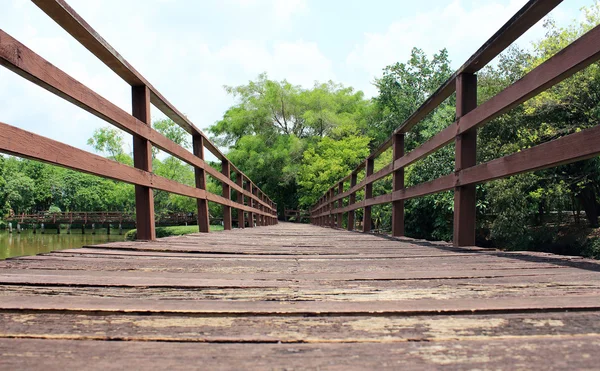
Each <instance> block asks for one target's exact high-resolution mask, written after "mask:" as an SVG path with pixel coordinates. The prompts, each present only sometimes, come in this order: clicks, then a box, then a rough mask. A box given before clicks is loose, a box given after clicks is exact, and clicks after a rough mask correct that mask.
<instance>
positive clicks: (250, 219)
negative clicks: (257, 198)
mask: <svg viewBox="0 0 600 371" xmlns="http://www.w3.org/2000/svg"><path fill="white" fill-rule="evenodd" d="M248 192H250V194H254V186H253V185H252V182H251V181H250V179H248ZM248 206H250V207H254V199H253V198H252V197H248ZM248 227H250V228H254V212H252V211H250V212H249V213H248Z"/></svg>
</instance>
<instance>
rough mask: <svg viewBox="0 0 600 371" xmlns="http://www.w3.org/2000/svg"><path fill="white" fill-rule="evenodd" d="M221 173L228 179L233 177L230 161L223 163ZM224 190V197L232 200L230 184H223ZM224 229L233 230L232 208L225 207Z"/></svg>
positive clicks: (223, 161)
mask: <svg viewBox="0 0 600 371" xmlns="http://www.w3.org/2000/svg"><path fill="white" fill-rule="evenodd" d="M221 172H222V173H223V175H225V177H227V179H230V177H231V167H230V164H229V160H222V161H221ZM222 188H223V197H225V198H226V199H228V200H231V187H230V186H229V184H228V183H223V184H222ZM223 228H224V229H225V230H226V231H228V230H231V206H229V205H223Z"/></svg>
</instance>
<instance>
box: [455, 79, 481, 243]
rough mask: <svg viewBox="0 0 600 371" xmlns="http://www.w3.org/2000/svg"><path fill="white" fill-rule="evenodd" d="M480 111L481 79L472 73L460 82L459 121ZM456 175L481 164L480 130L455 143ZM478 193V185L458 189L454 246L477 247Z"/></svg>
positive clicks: (459, 125)
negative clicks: (477, 109)
mask: <svg viewBox="0 0 600 371" xmlns="http://www.w3.org/2000/svg"><path fill="white" fill-rule="evenodd" d="M476 107H477V76H476V75H474V74H471V73H463V74H460V75H458V77H457V79H456V118H457V120H458V127H459V128H460V127H461V125H462V121H461V118H462V117H463V116H465V115H466V114H468V113H469V112H471V111H472V110H474V109H475V108H476ZM455 144H456V145H455V165H454V170H455V173H459V172H460V171H462V170H464V169H468V168H470V167H472V166H475V165H476V164H477V129H471V130H467V131H464V132H462V134H459V135H457V136H456V140H455ZM476 204H477V193H476V192H475V185H474V184H461V185H459V186H457V187H455V188H454V233H453V237H454V245H455V246H475V229H476V224H475V219H476V214H477V210H476Z"/></svg>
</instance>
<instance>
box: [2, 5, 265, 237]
mask: <svg viewBox="0 0 600 371" xmlns="http://www.w3.org/2000/svg"><path fill="white" fill-rule="evenodd" d="M33 2H34V3H35V4H36V5H37V6H38V7H39V8H40V9H42V10H43V11H44V12H45V13H46V14H47V15H48V16H50V17H51V18H52V19H54V21H56V23H58V24H59V25H60V26H61V27H62V28H64V29H65V30H66V31H67V32H68V33H70V34H71V35H72V36H73V37H74V38H75V39H76V40H77V41H79V42H80V43H81V44H82V45H83V46H84V47H85V48H87V49H88V50H89V51H90V52H92V53H93V54H94V55H95V56H96V57H97V58H98V59H100V60H101V61H102V62H103V63H104V64H106V65H107V66H108V67H109V68H110V69H112V70H113V71H114V72H115V73H116V74H117V75H119V76H120V77H121V78H122V79H123V80H125V81H126V82H127V83H128V84H129V85H131V91H132V114H129V113H127V112H125V111H123V110H122V109H120V108H119V107H117V106H116V105H114V104H113V103H111V102H109V101H108V100H106V99H105V98H103V97H101V96H100V95H99V94H97V93H96V92H94V91H93V90H91V89H90V88H88V87H86V86H85V85H83V84H81V83H80V82H79V81H77V80H75V79H74V78H72V77H71V76H69V75H68V74H66V73H65V72H63V71H61V70H60V69H58V68H56V67H55V66H53V65H52V64H50V63H49V62H48V61H46V60H44V59H43V58H42V57H40V56H39V55H37V54H36V53H34V52H33V51H31V50H30V49H28V48H27V47H26V46H24V45H23V44H21V43H20V42H19V41H17V40H15V39H14V38H12V37H11V36H10V35H8V34H7V33H6V32H4V31H3V30H1V29H0V64H1V65H3V66H4V67H6V68H8V69H9V70H11V71H13V72H15V73H17V74H19V75H21V76H22V77H24V78H25V79H27V80H29V81H31V82H33V83H34V84H36V85H39V86H41V87H43V88H45V89H47V90H48V91H50V92H52V93H54V94H56V95H58V96H59V97H61V98H63V99H65V100H67V101H69V102H71V103H73V104H75V105H77V106H79V107H81V108H83V109H84V110H86V111H88V112H90V113H92V114H94V115H95V116H97V117H99V118H101V119H103V120H105V121H107V122H108V123H110V124H112V125H114V126H116V127H118V128H119V129H122V130H124V131H126V132H127V133H129V134H131V135H132V136H133V160H134V167H130V166H127V165H124V164H121V163H118V162H115V161H112V160H109V159H106V158H103V157H101V156H97V155H94V154H91V153H89V152H86V151H83V150H80V149H77V148H74V147H71V146H68V145H66V144H63V143H60V142H57V141H54V140H51V139H48V138H45V137H42V136H39V135H36V134H34V133H31V132H27V131H25V130H22V129H18V128H16V127H13V126H10V125H7V124H4V123H0V152H4V153H8V154H12V155H16V156H20V157H24V158H29V159H33V160H39V161H44V162H47V163H50V164H53V165H59V166H63V167H67V168H69V169H74V170H78V171H82V172H86V173H89V174H93V175H98V176H101V177H105V178H111V179H115V180H119V181H123V182H126V183H130V184H134V185H135V201H136V219H137V220H136V226H137V230H138V231H137V236H138V239H141V240H152V239H154V238H155V230H154V219H155V218H154V199H153V193H152V190H153V189H160V190H163V191H167V192H171V193H176V194H180V195H183V196H188V197H192V198H195V199H197V201H198V226H199V231H200V232H208V231H209V214H208V201H211V202H216V203H218V204H220V205H223V224H224V226H225V229H231V228H232V218H231V209H232V208H235V209H237V212H238V217H237V219H238V221H240V223H239V225H240V226H245V224H246V223H245V222H246V221H247V222H248V226H249V227H253V226H254V225H255V224H256V225H259V226H261V225H271V224H275V223H277V205H276V204H275V203H274V202H273V201H272V200H271V199H269V198H268V197H267V196H266V195H265V194H264V193H263V192H262V191H261V190H260V189H259V188H258V187H257V186H256V185H255V184H254V183H253V182H252V181H251V180H250V179H249V178H248V177H247V176H246V175H244V173H243V172H242V171H240V170H239V169H237V168H236V167H235V166H234V165H233V164H232V163H231V162H230V161H229V160H228V159H227V157H226V156H225V155H224V154H223V153H222V152H221V151H220V150H219V149H218V148H217V147H216V146H215V145H214V144H213V143H211V142H210V141H209V140H208V139H207V137H206V136H205V135H204V133H202V131H200V129H198V128H196V126H194V124H192V122H190V121H189V120H188V119H187V118H186V117H185V116H184V115H183V114H181V113H180V112H179V111H178V110H177V109H176V108H175V107H174V106H173V105H172V104H171V103H170V102H169V101H167V100H166V99H165V98H164V97H163V96H162V95H161V94H160V93H159V92H158V91H157V90H156V89H155V88H154V87H153V86H152V85H151V84H150V83H149V82H148V81H147V80H146V79H145V78H144V77H143V76H142V75H140V74H139V73H138V72H137V71H136V70H135V69H134V68H133V67H132V66H131V65H129V63H127V61H125V59H124V58H123V57H122V56H121V55H119V54H118V53H117V52H116V51H115V50H114V49H113V48H112V47H111V46H110V45H109V44H108V43H107V42H106V41H105V40H104V39H102V37H100V36H99V35H98V34H97V33H96V32H95V31H94V30H93V29H92V27H91V26H90V25H89V24H87V23H86V22H85V21H84V20H83V19H82V18H81V17H80V16H79V15H78V14H77V13H75V11H74V10H73V9H72V8H71V7H70V6H69V5H68V4H67V3H66V2H64V1H63V0H33ZM151 104H153V105H154V106H155V107H157V108H158V109H159V110H161V111H162V112H163V113H164V114H165V115H167V116H168V117H169V118H171V119H172V120H173V121H174V122H176V123H177V124H178V125H180V126H181V127H182V128H183V129H185V130H186V131H187V132H188V133H189V134H191V135H192V139H193V153H191V152H189V151H187V150H186V149H185V148H183V147H181V146H179V145H178V144H176V143H174V142H173V141H171V140H169V139H167V138H166V137H165V136H164V135H162V134H160V133H159V132H157V131H156V130H154V129H153V128H152V127H151V119H150V105H151ZM152 146H155V147H157V148H159V149H161V150H163V151H165V152H167V153H169V154H171V155H173V156H175V157H176V158H178V159H180V160H182V161H184V162H186V163H187V164H189V165H191V166H193V167H194V169H195V175H196V187H190V186H187V185H184V184H180V183H177V182H175V181H173V180H170V179H167V178H164V177H160V176H157V175H155V174H153V173H152ZM205 148H206V149H208V150H209V151H210V152H211V153H212V154H213V155H215V156H216V157H217V158H218V159H220V160H221V171H218V170H216V169H214V168H213V167H211V166H210V165H209V164H208V163H207V162H205V160H204V149H205ZM232 173H235V174H236V178H235V179H236V181H233V180H232ZM207 176H212V177H214V178H215V179H217V180H218V181H220V182H221V184H222V190H223V192H222V195H216V194H213V193H210V192H208V191H207V190H206V177H207ZM232 189H233V190H235V191H236V192H237V198H236V200H232V199H231V190H232Z"/></svg>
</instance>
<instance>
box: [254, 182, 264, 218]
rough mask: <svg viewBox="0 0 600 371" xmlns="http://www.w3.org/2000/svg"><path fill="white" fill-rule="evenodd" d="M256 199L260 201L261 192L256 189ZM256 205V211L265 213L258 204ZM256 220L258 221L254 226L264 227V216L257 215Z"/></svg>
mask: <svg viewBox="0 0 600 371" xmlns="http://www.w3.org/2000/svg"><path fill="white" fill-rule="evenodd" d="M256 197H258V199H259V200H262V192H261V191H259V190H258V188H257V189H256ZM257 203H258V210H260V211H261V212H263V211H265V209H264V207H263V205H262V204H261V203H259V202H257ZM256 219H257V220H258V221H257V223H256V224H258V225H259V226H261V227H262V226H264V225H265V223H264V215H262V214H257V215H256Z"/></svg>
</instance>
